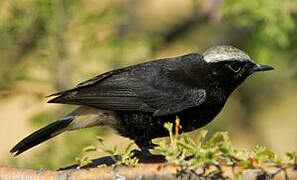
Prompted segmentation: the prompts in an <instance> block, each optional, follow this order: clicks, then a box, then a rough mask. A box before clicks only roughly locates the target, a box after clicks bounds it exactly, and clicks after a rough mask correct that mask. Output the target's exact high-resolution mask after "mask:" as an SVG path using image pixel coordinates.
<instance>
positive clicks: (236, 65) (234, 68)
mask: <svg viewBox="0 0 297 180" xmlns="http://www.w3.org/2000/svg"><path fill="white" fill-rule="evenodd" d="M227 66H228V68H229V69H230V70H231V71H233V72H235V73H238V72H239V71H240V69H241V64H240V63H232V64H228V65H227Z"/></svg>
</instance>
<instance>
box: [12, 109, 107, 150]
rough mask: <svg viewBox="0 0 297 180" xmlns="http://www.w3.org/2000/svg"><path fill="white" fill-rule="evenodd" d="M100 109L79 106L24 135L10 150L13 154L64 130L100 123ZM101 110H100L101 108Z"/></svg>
mask: <svg viewBox="0 0 297 180" xmlns="http://www.w3.org/2000/svg"><path fill="white" fill-rule="evenodd" d="M99 111H100V110H97V109H94V108H88V107H79V108H77V109H76V110H74V111H73V112H72V113H70V114H68V115H67V116H65V117H63V118H62V119H59V120H58V121H55V122H53V123H51V124H49V125H47V126H45V127H43V128H41V129H39V130H37V131H36V132H34V133H32V134H31V135H29V136H27V137H25V138H24V139H23V140H21V141H20V142H19V143H18V144H17V145H15V146H14V147H13V148H12V149H11V150H10V152H11V153H14V155H15V156H17V155H19V154H21V153H22V152H24V151H26V150H28V149H30V148H32V147H34V146H36V145H38V144H40V143H42V142H44V141H46V140H48V139H50V138H52V137H55V136H57V135H59V134H61V133H63V132H65V131H70V130H75V129H81V128H87V127H92V126H96V125H100V122H101V121H100V119H99V118H100V117H99V116H98V115H100V112H99ZM101 111H102V110H101Z"/></svg>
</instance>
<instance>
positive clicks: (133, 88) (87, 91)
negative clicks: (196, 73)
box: [49, 57, 206, 116]
mask: <svg viewBox="0 0 297 180" xmlns="http://www.w3.org/2000/svg"><path fill="white" fill-rule="evenodd" d="M181 60H182V57H180V58H175V59H164V60H158V61H153V62H150V63H143V64H139V65H135V66H130V67H126V68H123V69H118V70H114V71H110V72H107V73H104V74H102V75H99V76H96V77H94V78H92V79H90V80H88V81H86V82H83V83H80V84H79V85H78V86H76V87H75V88H73V89H70V90H66V91H61V92H58V93H56V94H53V96H57V97H56V98H54V99H52V100H50V101H49V103H63V104H77V105H84V106H91V107H95V108H101V109H107V110H119V111H143V112H151V113H153V114H154V116H165V115H170V114H176V113H178V112H180V111H182V110H184V109H187V108H190V107H194V106H199V105H200V104H201V103H203V102H204V101H205V99H206V92H205V90H203V89H199V87H198V88H197V87H195V88H194V87H189V86H187V85H186V84H184V83H183V82H179V81H177V80H175V79H174V78H172V77H174V76H172V75H175V73H181V72H182V71H180V69H178V68H179V67H182V66H179V64H180V63H182V61H181ZM176 75H182V74H176Z"/></svg>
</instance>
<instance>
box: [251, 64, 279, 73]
mask: <svg viewBox="0 0 297 180" xmlns="http://www.w3.org/2000/svg"><path fill="white" fill-rule="evenodd" d="M273 69H274V68H273V67H271V66H267V65H263V64H256V66H255V68H254V72H256V71H269V70H273Z"/></svg>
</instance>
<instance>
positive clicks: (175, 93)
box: [10, 46, 273, 155]
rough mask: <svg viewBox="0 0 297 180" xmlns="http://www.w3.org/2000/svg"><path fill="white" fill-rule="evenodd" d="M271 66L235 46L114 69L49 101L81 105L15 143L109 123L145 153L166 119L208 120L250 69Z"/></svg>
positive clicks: (188, 127) (27, 144)
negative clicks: (257, 62) (254, 58)
mask: <svg viewBox="0 0 297 180" xmlns="http://www.w3.org/2000/svg"><path fill="white" fill-rule="evenodd" d="M272 69H273V68H272V67H270V66H267V65H261V64H256V63H255V62H254V61H252V60H251V58H250V57H249V56H248V55H247V54H245V53H244V52H243V51H241V50H239V49H237V48H235V47H232V46H215V47H212V48H210V49H208V50H206V51H205V52H204V53H202V54H201V53H191V54H187V55H183V56H179V57H175V58H166V59H159V60H155V61H150V62H145V63H141V64H137V65H134V66H128V67H125V68H121V69H116V70H113V71H110V72H106V73H104V74H101V75H98V76H96V77H94V78H92V79H90V80H87V81H85V82H82V83H80V84H78V85H77V86H76V87H74V88H73V89H69V90H65V91H61V92H58V93H55V94H52V95H51V96H56V97H55V98H54V99H52V100H50V101H49V103H62V104H75V105H80V107H78V108H77V109H76V110H74V111H73V112H72V113H70V114H68V115H67V116H65V117H63V118H62V119H60V120H58V121H56V122H53V123H52V124H49V125H48V126H46V127H44V128H42V129H40V130H38V131H36V132H34V133H33V134H31V135H29V136H28V137H26V138H24V139H23V140H22V141H21V142H19V143H18V144H17V145H16V146H14V147H13V148H12V149H11V151H10V152H11V153H15V155H18V154H20V153H22V152H24V151H26V150H28V149H29V148H31V147H33V146H35V145H38V144H40V143H42V142H43V141H46V140H48V139H50V138H52V137H54V136H56V135H58V134H60V133H62V132H65V131H71V130H76V129H81V128H87V127H92V126H107V127H110V128H111V129H113V130H115V131H116V132H117V133H119V134H120V135H122V136H125V137H129V138H130V139H132V140H134V141H135V143H136V144H137V146H138V147H139V148H140V149H141V150H142V151H143V152H145V153H149V149H151V148H153V147H154V146H155V145H154V144H153V143H152V141H151V140H152V139H154V138H158V137H164V136H168V132H167V130H166V129H165V128H164V127H163V124H164V123H165V122H172V123H174V122H175V119H176V116H178V117H179V119H180V124H181V126H182V132H189V131H193V130H195V129H197V128H200V127H203V126H204V125H206V124H207V123H209V122H210V121H211V120H212V119H214V117H215V116H216V115H217V114H218V113H219V112H220V111H221V109H222V108H223V106H224V104H225V102H226V100H227V99H228V97H229V96H230V94H231V93H232V92H233V90H234V89H236V88H237V87H238V85H240V84H241V83H242V82H243V81H244V80H245V79H246V78H247V77H248V76H249V75H251V74H253V73H254V72H257V71H267V70H272Z"/></svg>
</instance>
